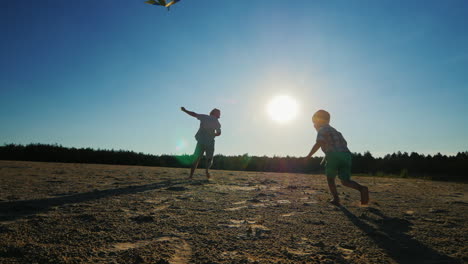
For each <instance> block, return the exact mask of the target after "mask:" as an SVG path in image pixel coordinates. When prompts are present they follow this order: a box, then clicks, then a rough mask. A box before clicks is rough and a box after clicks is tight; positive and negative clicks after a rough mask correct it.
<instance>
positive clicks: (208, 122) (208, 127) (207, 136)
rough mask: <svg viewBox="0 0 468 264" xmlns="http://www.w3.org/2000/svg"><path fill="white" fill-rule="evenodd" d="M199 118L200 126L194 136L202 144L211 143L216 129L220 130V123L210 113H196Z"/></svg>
mask: <svg viewBox="0 0 468 264" xmlns="http://www.w3.org/2000/svg"><path fill="white" fill-rule="evenodd" d="M197 119H198V120H200V128H199V129H198V132H197V134H196V135H195V138H196V139H197V141H198V142H200V143H203V144H211V143H213V142H214V138H215V134H216V131H218V132H221V124H220V123H219V121H218V118H217V117H214V116H211V115H200V114H199V115H197Z"/></svg>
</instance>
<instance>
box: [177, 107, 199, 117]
mask: <svg viewBox="0 0 468 264" xmlns="http://www.w3.org/2000/svg"><path fill="white" fill-rule="evenodd" d="M180 110H182V112H185V113H186V114H187V115H191V116H193V117H197V116H198V114H197V113H195V112H192V111H189V110H187V109H185V107H183V106H182V107H181V108H180Z"/></svg>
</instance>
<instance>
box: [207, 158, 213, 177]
mask: <svg viewBox="0 0 468 264" xmlns="http://www.w3.org/2000/svg"><path fill="white" fill-rule="evenodd" d="M211 165H213V159H208V158H207V159H206V178H207V179H208V180H209V179H210V178H211V175H210V172H209V171H208V170H209V169H210V168H211Z"/></svg>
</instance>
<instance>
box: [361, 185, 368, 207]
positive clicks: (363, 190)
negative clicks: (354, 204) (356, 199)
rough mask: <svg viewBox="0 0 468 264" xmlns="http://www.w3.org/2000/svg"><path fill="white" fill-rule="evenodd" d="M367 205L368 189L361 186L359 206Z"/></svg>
mask: <svg viewBox="0 0 468 264" xmlns="http://www.w3.org/2000/svg"><path fill="white" fill-rule="evenodd" d="M367 204H369V188H367V187H366V186H362V188H361V205H367Z"/></svg>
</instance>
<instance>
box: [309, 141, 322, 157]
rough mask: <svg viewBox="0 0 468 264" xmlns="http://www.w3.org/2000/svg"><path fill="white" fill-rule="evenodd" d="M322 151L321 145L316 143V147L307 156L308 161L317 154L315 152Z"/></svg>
mask: <svg viewBox="0 0 468 264" xmlns="http://www.w3.org/2000/svg"><path fill="white" fill-rule="evenodd" d="M319 149H320V143H318V142H317V143H315V145H314V146H313V147H312V149H311V150H310V152H309V154H308V155H307V156H306V159H310V158H311V157H312V155H314V154H315V152H317V150H319Z"/></svg>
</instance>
